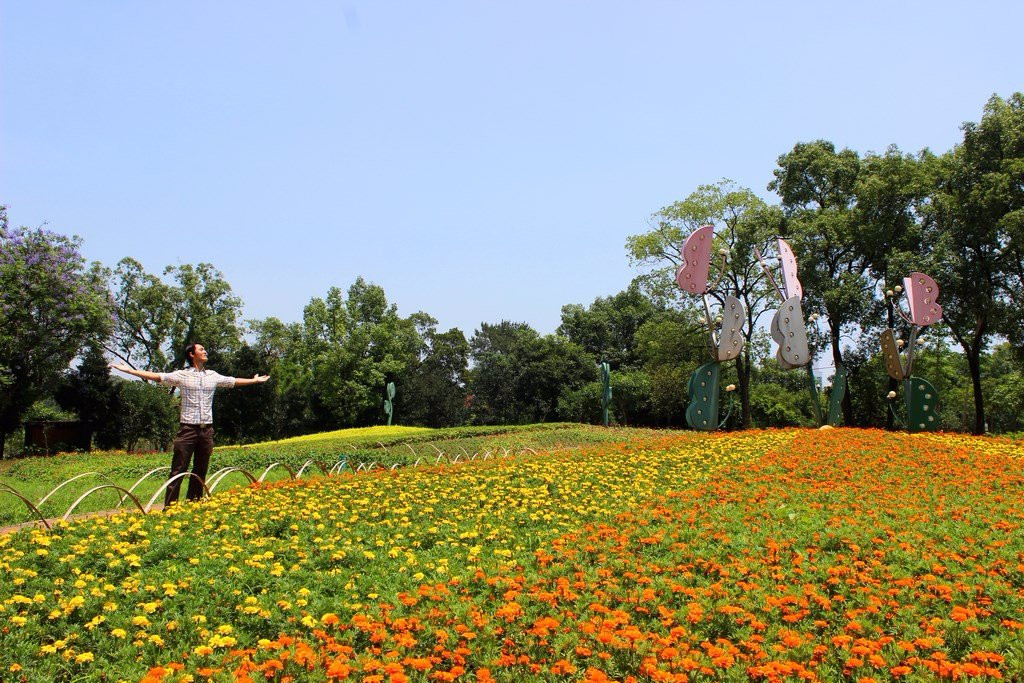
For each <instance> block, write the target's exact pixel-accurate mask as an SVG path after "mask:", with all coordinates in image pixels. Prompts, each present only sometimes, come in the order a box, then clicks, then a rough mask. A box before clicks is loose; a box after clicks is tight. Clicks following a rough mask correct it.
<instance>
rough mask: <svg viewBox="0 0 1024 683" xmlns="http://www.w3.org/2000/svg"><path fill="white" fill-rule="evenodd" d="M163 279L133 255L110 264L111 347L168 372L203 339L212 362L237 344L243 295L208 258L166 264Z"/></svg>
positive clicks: (127, 358) (125, 357)
mask: <svg viewBox="0 0 1024 683" xmlns="http://www.w3.org/2000/svg"><path fill="white" fill-rule="evenodd" d="M163 275H164V278H170V282H167V281H165V280H164V279H161V278H159V277H157V276H155V275H152V274H150V273H147V272H146V271H145V269H143V267H142V265H141V264H140V263H139V262H138V261H136V260H135V259H132V258H124V259H121V261H120V262H119V263H118V264H117V267H116V268H115V269H114V274H113V278H112V285H113V286H112V289H113V291H114V302H115V312H116V325H115V327H114V334H113V338H112V340H111V346H110V348H109V350H110V351H111V353H113V354H114V355H116V356H117V357H118V358H120V359H121V360H123V361H125V362H126V363H128V364H129V365H131V366H132V367H138V368H141V369H145V370H150V371H152V372H168V371H171V370H176V369H178V368H181V367H183V366H184V365H185V347H186V346H187V345H188V344H191V343H193V342H198V343H202V344H203V345H204V346H205V347H206V348H207V349H208V350H209V352H210V361H209V362H210V365H211V366H214V367H215V366H217V365H218V364H219V362H220V361H221V360H222V358H223V357H224V356H226V355H228V354H230V353H231V352H232V351H234V350H236V349H238V348H239V347H240V346H241V338H242V328H241V310H242V300H241V299H240V298H239V297H237V296H235V295H234V293H233V292H232V290H231V285H229V284H228V282H227V281H226V280H225V279H224V275H223V274H222V273H221V272H220V271H218V270H217V269H216V268H214V267H213V266H212V265H210V264H209V263H200V264H198V265H195V266H193V265H190V264H186V265H179V266H168V267H167V268H165V269H164V273H163Z"/></svg>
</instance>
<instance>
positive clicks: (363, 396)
mask: <svg viewBox="0 0 1024 683" xmlns="http://www.w3.org/2000/svg"><path fill="white" fill-rule="evenodd" d="M420 322H421V316H410V317H409V318H402V317H400V316H399V315H398V308H397V306H395V305H394V304H389V303H388V300H387V297H386V296H385V294H384V290H383V289H382V288H381V287H380V286H378V285H375V284H372V283H368V282H366V281H365V280H364V279H363V278H361V277H360V278H357V279H356V281H355V282H354V283H353V284H352V286H350V287H349V289H348V292H347V294H343V293H342V291H341V290H340V289H338V288H337V287H331V288H330V290H328V292H327V296H326V297H324V298H319V297H315V298H313V299H312V300H310V302H309V304H307V305H306V308H305V310H304V311H303V321H302V326H301V335H300V339H299V342H298V343H297V344H295V345H293V347H292V348H291V349H290V350H289V351H288V352H287V353H286V354H285V355H284V357H283V358H282V361H281V365H283V366H284V368H285V369H286V377H284V378H282V379H283V380H284V381H285V383H286V389H287V388H288V387H298V388H301V390H302V391H304V395H305V399H306V405H307V410H308V413H307V417H308V419H309V427H311V428H323V429H328V428H330V429H336V428H338V427H350V426H363V425H370V424H376V423H379V422H380V420H381V416H382V414H383V413H382V405H383V399H384V387H385V385H386V384H387V382H391V381H394V382H396V383H399V382H400V381H401V380H402V379H403V377H404V376H405V373H406V372H407V371H408V370H409V369H410V368H412V367H413V366H414V365H415V364H416V361H417V358H418V357H419V354H420V353H421V350H422V348H423V338H422V336H421V335H420V332H419V329H418V325H419V323H420ZM400 401H401V398H399V399H398V406H399V407H398V412H397V415H398V419H399V421H401V419H402V418H401V414H402V413H401V407H400V406H401V403H400Z"/></svg>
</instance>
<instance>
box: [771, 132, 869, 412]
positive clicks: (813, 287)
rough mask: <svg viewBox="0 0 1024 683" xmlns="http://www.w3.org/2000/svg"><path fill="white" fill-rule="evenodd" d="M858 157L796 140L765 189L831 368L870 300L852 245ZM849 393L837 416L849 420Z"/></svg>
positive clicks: (861, 261) (823, 143) (863, 264)
mask: <svg viewBox="0 0 1024 683" xmlns="http://www.w3.org/2000/svg"><path fill="white" fill-rule="evenodd" d="M861 165H862V164H861V159H860V156H859V155H858V154H857V153H856V152H854V151H852V150H849V149H844V150H841V151H838V152H837V151H836V148H835V145H833V144H832V143H831V142H828V141H827V140H816V141H814V142H801V143H797V144H796V145H795V146H794V147H793V149H792V150H791V151H789V152H787V153H786V154H783V155H781V156H780V157H779V159H778V167H777V168H776V169H775V171H774V175H775V180H773V181H772V182H771V183H769V184H768V189H769V190H772V191H774V192H777V193H778V195H779V197H780V198H781V199H782V208H783V211H784V213H785V215H786V223H785V229H784V232H785V233H786V236H787V237H789V238H790V240H791V244H792V247H793V250H794V252H795V253H796V257H797V261H798V263H799V267H800V273H799V274H800V280H801V282H802V284H803V286H804V306H803V308H804V312H805V313H806V314H810V313H812V312H819V313H824V314H825V315H826V316H827V324H828V337H829V345H830V346H831V349H832V362H833V365H835V367H837V368H838V367H839V366H840V365H842V364H843V348H842V339H843V337H844V335H846V334H847V333H849V332H852V331H854V330H855V328H856V325H857V323H858V322H859V321H860V320H861V319H862V318H863V316H864V313H865V311H866V310H867V309H868V307H869V306H870V302H871V300H872V288H871V282H870V280H869V278H868V277H867V269H868V263H867V260H866V259H865V258H864V255H863V254H862V253H861V250H860V249H859V248H858V239H860V237H859V235H860V231H861V228H862V226H861V225H860V224H859V223H858V221H857V219H856V214H855V211H854V208H855V202H856V190H857V182H858V178H859V176H860V173H861ZM852 413H853V411H852V403H851V395H850V392H849V391H847V392H846V394H845V396H844V398H843V419H844V421H845V423H846V424H853V414H852Z"/></svg>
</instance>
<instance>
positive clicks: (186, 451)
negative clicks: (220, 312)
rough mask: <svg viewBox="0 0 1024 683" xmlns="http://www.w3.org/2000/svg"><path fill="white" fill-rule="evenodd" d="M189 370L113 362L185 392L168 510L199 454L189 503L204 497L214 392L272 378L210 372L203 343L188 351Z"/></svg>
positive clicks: (124, 368)
mask: <svg viewBox="0 0 1024 683" xmlns="http://www.w3.org/2000/svg"><path fill="white" fill-rule="evenodd" d="M185 357H186V358H187V359H188V364H189V367H187V368H185V369H183V370H175V371H174V372H147V371H145V370H136V369H134V368H131V367H128V366H127V365H124V364H114V363H111V365H110V367H112V368H114V369H115V370H120V371H121V372H126V373H128V374H129V375H135V376H136V377H141V378H142V379H148V380H151V381H153V382H159V383H160V384H163V385H165V386H169V387H177V388H178V391H180V392H181V428H180V429H179V430H178V434H177V436H175V437H174V457H173V458H172V459H171V474H170V476H169V477H168V482H169V483H168V485H167V493H166V495H165V496H164V507H167V506H168V505H171V504H172V503H175V502H177V500H178V496H179V492H180V490H181V480H182V478H183V476H182V475H183V474H184V473H185V472H186V471H187V470H188V465H189V462H190V461H191V460H192V456H193V454H194V455H195V462H194V463H193V465H192V474H191V475H190V476H189V481H188V492H187V493H186V494H185V498H186V500H199V499H200V498H201V497H202V495H203V485H204V483H205V481H206V471H207V470H208V469H209V467H210V454H211V453H213V393H214V392H215V391H216V390H217V389H218V388H219V387H224V388H231V387H244V386H249V385H250V384H262V383H263V382H266V381H267V380H268V379H270V375H253V376H252V378H251V379H249V378H243V377H225V376H224V375H221V374H220V373H217V372H214V371H213V370H207V369H206V367H205V366H206V359H207V355H206V349H205V348H203V345H202V344H189V345H188V346H187V347H186V348H185Z"/></svg>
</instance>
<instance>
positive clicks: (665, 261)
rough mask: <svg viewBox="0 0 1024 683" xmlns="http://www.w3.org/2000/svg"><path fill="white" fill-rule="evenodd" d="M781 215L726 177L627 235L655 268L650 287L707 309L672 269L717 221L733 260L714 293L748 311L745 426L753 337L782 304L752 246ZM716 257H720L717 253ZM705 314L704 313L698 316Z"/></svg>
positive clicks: (742, 372)
mask: <svg viewBox="0 0 1024 683" xmlns="http://www.w3.org/2000/svg"><path fill="white" fill-rule="evenodd" d="M781 219H782V216H781V214H780V212H779V210H778V209H777V208H775V207H770V206H768V205H767V204H765V202H764V201H763V200H761V199H760V198H759V197H757V196H756V195H755V194H754V193H753V192H751V191H750V190H749V189H747V188H743V187H739V186H737V185H736V184H735V183H733V182H732V181H729V180H722V181H719V182H718V183H715V184H714V185H701V186H700V187H698V188H697V190H696V191H694V192H693V193H691V194H690V195H689V196H688V197H686V199H684V200H682V201H679V202H676V203H675V204H672V205H671V206H667V207H665V208H663V209H661V210H660V211H658V212H657V213H655V214H654V216H652V223H653V224H654V226H655V227H654V229H653V230H650V231H649V232H646V233H643V234H640V235H633V236H630V237H629V238H627V240H626V249H627V251H628V252H629V256H630V260H631V262H632V263H633V265H637V266H643V267H650V268H652V269H651V270H650V271H649V272H647V273H646V274H644V275H641V276H640V278H639V282H640V283H642V285H643V286H644V288H645V291H647V292H648V293H649V294H650V295H651V296H653V297H655V298H656V299H665V300H669V301H674V302H676V304H677V305H679V306H683V307H685V308H688V309H689V310H691V311H698V312H703V310H704V308H703V303H701V301H700V300H699V299H697V298H695V297H684V296H682V295H681V294H680V292H679V290H678V288H677V287H676V284H675V280H674V278H673V274H674V272H675V269H676V268H677V267H678V266H679V264H680V258H679V250H680V249H681V248H682V246H683V241H684V240H685V239H686V237H687V236H688V235H689V234H690V233H692V232H693V231H694V230H696V229H697V228H699V227H701V226H703V225H708V224H712V225H714V226H715V232H716V235H717V236H718V244H719V245H720V248H723V249H726V250H727V251H728V252H729V253H730V259H729V262H728V263H727V264H726V267H725V270H724V272H722V273H721V275H722V279H721V283H720V286H719V287H718V288H717V289H716V291H715V292H713V293H712V297H713V298H715V299H717V300H718V302H719V303H722V301H723V300H724V297H725V296H726V295H731V296H734V297H736V298H737V299H739V300H740V301H741V302H742V303H743V307H744V309H745V311H746V320H745V321H744V325H743V331H742V333H743V337H744V340H745V344H744V350H743V352H742V353H741V354H740V356H739V358H737V359H736V371H737V384H738V385H739V387H738V388H739V394H740V404H741V406H742V422H743V425H744V426H750V419H751V413H750V376H751V371H752V368H753V364H752V357H751V354H750V340H751V336H752V335H753V334H754V331H755V330H756V328H757V323H758V321H759V320H760V319H761V317H762V316H763V315H764V314H765V313H766V312H768V311H772V310H774V309H775V308H777V307H778V304H779V302H778V300H777V298H776V297H775V295H774V292H773V291H770V290H769V289H768V287H767V283H766V282H765V277H764V274H763V273H762V271H761V268H760V267H759V266H758V264H757V261H756V259H755V258H754V255H753V249H754V247H755V246H758V247H762V248H763V247H764V245H765V243H766V242H767V241H768V239H769V238H770V237H771V236H773V235H776V234H778V230H779V226H780V223H781ZM715 258H717V256H714V255H713V259H715ZM716 269H717V267H716V264H713V266H712V278H716V277H717V274H716V273H715V271H716ZM703 317H704V316H703V315H699V316H698V317H697V318H696V319H697V320H702V319H703ZM697 324H698V325H699V324H700V323H697ZM705 336H706V335H705ZM684 386H685V384H684Z"/></svg>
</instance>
